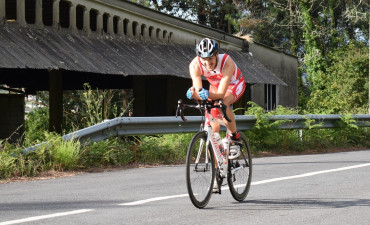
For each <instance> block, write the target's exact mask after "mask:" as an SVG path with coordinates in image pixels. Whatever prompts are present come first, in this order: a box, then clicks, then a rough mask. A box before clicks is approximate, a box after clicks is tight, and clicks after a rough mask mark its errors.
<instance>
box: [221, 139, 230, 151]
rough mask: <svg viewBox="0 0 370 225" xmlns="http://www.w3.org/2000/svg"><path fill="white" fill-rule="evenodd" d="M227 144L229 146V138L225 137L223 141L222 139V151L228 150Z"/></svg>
mask: <svg viewBox="0 0 370 225" xmlns="http://www.w3.org/2000/svg"><path fill="white" fill-rule="evenodd" d="M229 144H230V138H228V137H225V138H224V139H222V145H223V146H224V149H225V150H226V151H228V150H229Z"/></svg>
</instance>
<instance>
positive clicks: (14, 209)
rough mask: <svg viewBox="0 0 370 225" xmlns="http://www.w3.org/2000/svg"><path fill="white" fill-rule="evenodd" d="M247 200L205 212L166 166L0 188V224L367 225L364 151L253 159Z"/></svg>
mask: <svg viewBox="0 0 370 225" xmlns="http://www.w3.org/2000/svg"><path fill="white" fill-rule="evenodd" d="M253 164H254V167H253V173H254V174H253V183H252V186H251V189H250V192H249V195H248V197H247V199H246V201H244V202H242V203H238V202H236V201H235V200H234V199H233V198H232V196H231V194H230V193H229V191H228V190H223V193H222V195H218V194H215V195H213V196H212V198H211V201H210V202H209V203H208V205H207V207H206V208H205V209H197V208H195V207H194V206H193V205H192V204H191V202H190V199H189V197H188V195H187V191H186V184H185V168H184V165H180V166H167V167H165V166H164V167H156V168H137V169H127V170H120V171H112V172H104V173H88V174H81V175H76V176H73V177H65V178H59V179H52V180H37V181H29V182H15V183H6V184H0V225H4V224H22V223H23V224H151V225H153V224H212V225H215V224H264V225H265V224H274V225H275V224H299V225H304V224H310V225H312V224H325V225H328V224H333V225H341V224H364V225H365V224H366V225H368V224H370V150H366V151H355V152H342V153H331V154H320V155H301V156H284V157H268V158H256V159H254V161H253Z"/></svg>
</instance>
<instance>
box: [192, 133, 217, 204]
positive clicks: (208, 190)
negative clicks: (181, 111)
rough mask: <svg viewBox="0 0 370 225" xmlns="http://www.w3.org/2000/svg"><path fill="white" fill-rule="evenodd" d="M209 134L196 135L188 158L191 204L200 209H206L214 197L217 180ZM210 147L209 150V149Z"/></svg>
mask: <svg viewBox="0 0 370 225" xmlns="http://www.w3.org/2000/svg"><path fill="white" fill-rule="evenodd" d="M206 141H207V132H206V131H201V132H198V133H197V134H195V135H194V137H193V139H192V140H191V142H190V145H189V148H188V154H187V158H186V183H187V188H188V193H189V197H190V200H191V202H192V203H193V205H194V206H196V207H198V208H203V207H205V206H206V205H207V204H208V202H209V200H210V198H211V195H212V187H213V181H214V179H215V166H214V155H213V151H212V147H211V146H210V145H209V146H207V143H206ZM207 147H208V148H207Z"/></svg>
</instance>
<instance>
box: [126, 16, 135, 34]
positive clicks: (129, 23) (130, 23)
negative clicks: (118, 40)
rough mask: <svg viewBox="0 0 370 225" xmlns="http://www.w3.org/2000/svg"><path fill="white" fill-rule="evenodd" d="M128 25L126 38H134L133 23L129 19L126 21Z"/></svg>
mask: <svg viewBox="0 0 370 225" xmlns="http://www.w3.org/2000/svg"><path fill="white" fill-rule="evenodd" d="M125 23H126V37H127V38H133V37H134V35H133V34H132V22H131V21H130V20H128V19H126V20H125Z"/></svg>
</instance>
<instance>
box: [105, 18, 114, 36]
mask: <svg viewBox="0 0 370 225" xmlns="http://www.w3.org/2000/svg"><path fill="white" fill-rule="evenodd" d="M107 33H108V34H110V35H113V34H114V31H113V16H111V15H110V14H109V15H108V21H107Z"/></svg>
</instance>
